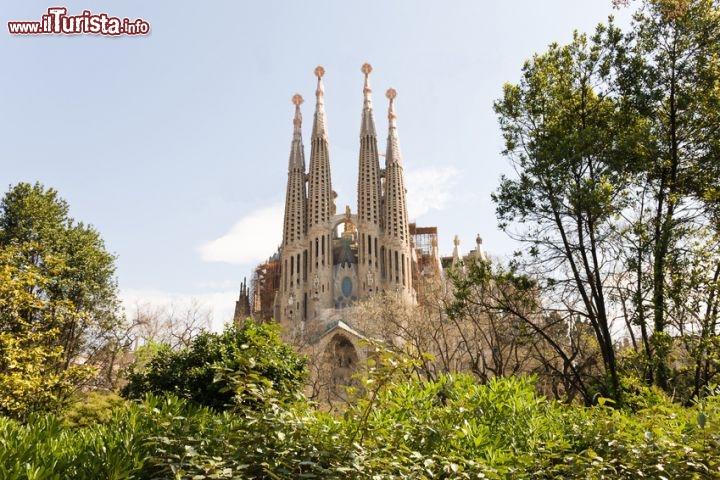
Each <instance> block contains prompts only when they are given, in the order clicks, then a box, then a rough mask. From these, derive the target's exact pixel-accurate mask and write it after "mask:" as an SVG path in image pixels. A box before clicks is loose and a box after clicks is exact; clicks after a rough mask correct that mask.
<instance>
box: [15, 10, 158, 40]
mask: <svg viewBox="0 0 720 480" xmlns="http://www.w3.org/2000/svg"><path fill="white" fill-rule="evenodd" d="M8 31H9V32H10V34H12V35H44V34H66V35H75V34H82V33H90V34H94V35H147V34H148V33H150V24H149V23H148V22H146V21H145V20H143V19H142V18H138V19H136V20H133V21H130V19H129V18H118V17H111V16H109V15H108V14H107V13H97V14H96V13H91V12H90V10H84V11H83V12H82V14H80V15H68V14H67V8H65V7H50V8H48V9H47V14H46V15H43V16H42V19H41V20H40V21H39V22H8Z"/></svg>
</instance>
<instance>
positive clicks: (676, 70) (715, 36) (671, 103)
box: [616, 0, 720, 388]
mask: <svg viewBox="0 0 720 480" xmlns="http://www.w3.org/2000/svg"><path fill="white" fill-rule="evenodd" d="M718 5H719V4H718V2H717V1H716V0H647V1H645V2H643V4H642V8H641V9H640V11H639V13H638V14H637V15H636V17H635V22H634V25H633V30H632V32H631V33H630V35H628V36H627V39H626V42H625V45H624V46H623V47H624V50H623V51H621V52H620V53H621V54H620V55H619V56H618V57H617V60H618V71H619V75H618V78H617V80H616V85H617V89H618V92H619V94H620V95H621V96H622V98H623V100H624V102H623V105H624V108H625V109H626V110H628V111H631V114H633V115H639V116H641V117H642V118H643V121H644V122H646V124H647V130H646V135H645V136H644V137H643V138H640V139H638V144H639V146H640V147H641V148H642V150H643V152H644V155H643V158H641V159H640V162H639V166H640V168H639V169H637V170H636V171H637V173H638V175H637V176H636V179H635V180H634V183H635V184H636V188H635V191H636V192H637V194H636V198H635V201H634V203H635V204H636V205H642V206H644V207H645V209H644V210H641V209H639V208H637V207H636V208H635V216H634V219H633V220H634V221H633V222H632V223H633V225H634V226H635V228H634V229H633V230H634V231H637V232H639V233H640V234H641V236H642V238H641V240H642V241H636V242H635V244H636V245H637V246H638V247H639V254H638V255H637V260H636V262H635V263H636V265H634V266H635V267H636V270H637V272H638V275H641V276H642V278H643V279H644V280H643V281H639V282H638V283H640V286H641V287H642V283H646V284H647V287H648V288H647V290H648V291H649V293H650V298H649V301H648V302H644V301H642V300H644V296H643V293H644V292H636V297H637V298H638V300H639V304H637V305H636V306H635V308H636V309H637V312H638V314H637V322H638V323H639V324H640V325H641V327H643V328H646V323H650V322H651V324H650V325H649V327H651V328H652V336H651V339H650V342H649V345H648V347H647V348H646V351H647V355H648V359H649V361H650V367H651V368H650V369H649V370H648V372H647V377H648V380H649V381H650V382H655V383H657V384H658V385H659V386H661V387H663V388H668V387H669V383H668V382H669V378H668V375H669V372H668V365H667V363H668V361H667V357H668V355H669V354H670V349H671V339H670V337H669V327H671V326H672V319H671V318H669V315H670V314H671V309H672V306H671V305H672V303H673V300H672V298H670V297H669V290H671V289H672V286H671V282H672V279H671V276H672V275H678V274H680V275H681V276H682V275H683V273H681V272H677V271H676V270H675V267H677V266H678V264H677V263H675V265H673V262H674V261H673V258H676V257H677V256H678V255H682V250H683V249H684V248H685V244H686V243H687V242H688V241H692V240H693V238H697V237H698V235H703V233H702V230H705V229H706V226H707V225H708V223H709V219H708V215H712V213H711V212H712V211H713V210H714V208H715V205H717V203H716V200H717V198H716V193H717V185H718V168H719V166H720V162H719V161H718V158H719V157H718V125H720V89H718V82H720V9H719V6H718ZM643 224H644V225H643ZM715 227H717V225H715ZM716 231H717V230H716ZM709 233H710V236H709V237H708V239H709V241H712V235H713V234H712V232H709ZM645 271H646V272H647V273H645ZM641 301H642V303H640V302H641ZM646 310H648V311H647V312H646Z"/></svg>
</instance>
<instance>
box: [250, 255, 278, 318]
mask: <svg viewBox="0 0 720 480" xmlns="http://www.w3.org/2000/svg"><path fill="white" fill-rule="evenodd" d="M279 289H280V257H279V256H278V255H273V256H272V257H270V258H269V259H268V260H267V261H266V262H265V263H261V264H260V265H258V266H257V267H256V268H255V272H254V273H253V276H252V279H251V281H250V293H249V297H250V300H251V301H250V308H251V314H252V317H253V318H254V319H255V320H257V321H261V322H267V321H270V320H271V319H272V318H273V317H274V316H275V294H276V293H277V291H278V290H279Z"/></svg>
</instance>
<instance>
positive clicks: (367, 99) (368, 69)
mask: <svg viewBox="0 0 720 480" xmlns="http://www.w3.org/2000/svg"><path fill="white" fill-rule="evenodd" d="M372 70H373V68H372V65H370V64H369V63H363V66H362V67H361V68H360V71H361V72H362V73H363V74H365V86H364V87H363V95H364V96H365V108H371V107H372V103H371V102H372V99H371V98H370V94H372V88H370V73H371V72H372Z"/></svg>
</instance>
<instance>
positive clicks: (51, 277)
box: [0, 183, 124, 379]
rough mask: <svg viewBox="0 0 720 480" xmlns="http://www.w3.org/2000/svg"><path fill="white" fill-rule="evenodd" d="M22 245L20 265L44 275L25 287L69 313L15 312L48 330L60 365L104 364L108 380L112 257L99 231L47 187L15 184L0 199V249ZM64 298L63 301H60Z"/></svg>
mask: <svg viewBox="0 0 720 480" xmlns="http://www.w3.org/2000/svg"><path fill="white" fill-rule="evenodd" d="M12 245H16V246H21V247H22V252H23V256H24V264H25V265H26V266H28V267H32V268H34V269H36V270H37V272H38V275H40V276H42V277H43V278H44V281H43V282H42V283H40V284H36V285H32V286H30V287H28V289H29V290H30V291H32V292H33V293H34V294H35V295H37V296H38V297H42V298H45V299H47V300H48V301H49V302H50V305H56V304H57V305H65V304H67V305H71V308H72V310H73V311H74V312H75V314H74V315H66V314H65V313H64V312H63V311H62V310H58V311H57V312H56V311H55V310H54V309H52V308H50V309H46V310H43V311H37V310H26V311H23V312H20V315H21V316H23V318H24V320H25V321H26V322H27V323H28V324H32V325H36V324H38V325H39V324H42V328H43V329H45V330H47V331H51V330H52V331H54V332H55V335H54V337H53V340H52V342H51V344H52V345H53V346H55V347H60V350H59V351H60V352H61V353H60V355H61V359H62V361H61V362H60V366H61V367H62V368H65V369H68V368H70V367H71V366H72V365H74V364H77V363H82V364H87V365H93V366H98V367H102V368H104V369H105V370H106V371H105V372H104V374H103V375H102V376H101V377H100V378H106V379H111V377H112V376H113V373H112V372H113V365H109V364H108V362H107V359H108V358H109V356H108V352H110V351H113V350H116V349H117V348H122V347H124V345H118V342H120V343H122V339H119V338H118V336H117V335H116V333H117V332H118V329H119V327H120V326H121V325H122V322H123V319H122V317H121V315H120V314H119V313H118V312H119V310H118V308H119V302H118V299H117V284H116V281H115V278H114V275H115V264H114V263H115V257H114V256H113V255H112V254H110V253H108V252H107V251H106V250H105V245H104V243H103V241H102V239H101V238H100V235H99V233H98V232H97V231H96V230H95V229H94V228H92V227H91V226H87V225H84V224H82V223H78V222H76V221H75V220H73V218H72V217H70V215H69V206H68V204H67V202H65V201H64V200H63V199H61V198H60V197H59V196H58V194H57V192H56V191H55V190H53V189H51V188H49V189H46V188H45V187H43V186H42V185H40V184H35V185H30V184H27V183H19V184H17V185H15V186H14V187H11V188H10V190H9V191H8V192H7V193H6V194H5V196H4V197H3V198H2V200H1V201H0V248H8V247H9V246H12ZM63 302H66V303H63Z"/></svg>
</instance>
